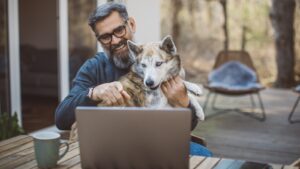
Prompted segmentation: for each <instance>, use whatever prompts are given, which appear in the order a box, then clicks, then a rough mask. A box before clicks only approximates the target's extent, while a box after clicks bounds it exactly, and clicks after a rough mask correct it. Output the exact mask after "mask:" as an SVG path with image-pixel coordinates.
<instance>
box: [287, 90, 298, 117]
mask: <svg viewBox="0 0 300 169" xmlns="http://www.w3.org/2000/svg"><path fill="white" fill-rule="evenodd" d="M294 92H296V93H297V94H298V98H297V100H296V102H295V103H294V106H293V108H292V111H291V113H290V114H289V118H288V120H289V122H290V123H299V122H300V119H293V114H294V112H295V110H296V107H297V105H298V103H299V101H300V85H298V86H297V87H296V88H295V89H294Z"/></svg>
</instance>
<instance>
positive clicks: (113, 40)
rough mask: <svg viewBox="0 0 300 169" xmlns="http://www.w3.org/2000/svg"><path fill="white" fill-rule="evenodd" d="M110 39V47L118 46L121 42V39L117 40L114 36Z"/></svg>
mask: <svg viewBox="0 0 300 169" xmlns="http://www.w3.org/2000/svg"><path fill="white" fill-rule="evenodd" d="M111 38H112V39H111V44H112V45H115V44H118V43H119V42H120V41H121V38H118V37H116V36H115V35H112V37H111Z"/></svg>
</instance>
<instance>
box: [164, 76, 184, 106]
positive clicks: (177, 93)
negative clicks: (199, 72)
mask: <svg viewBox="0 0 300 169" xmlns="http://www.w3.org/2000/svg"><path fill="white" fill-rule="evenodd" d="M161 89H162V91H163V92H164V94H165V96H166V97H167V99H168V102H169V104H171V105H172V106H174V107H188V105H189V97H188V95H187V90H186V87H185V85H184V84H183V80H182V79H181V78H180V77H179V76H176V77H173V78H171V79H169V80H168V81H166V82H164V83H163V84H162V85H161Z"/></svg>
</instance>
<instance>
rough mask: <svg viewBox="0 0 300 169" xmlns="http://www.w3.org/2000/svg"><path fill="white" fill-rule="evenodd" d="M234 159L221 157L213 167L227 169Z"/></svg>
mask: <svg viewBox="0 0 300 169" xmlns="http://www.w3.org/2000/svg"><path fill="white" fill-rule="evenodd" d="M234 161H235V160H232V159H221V160H220V161H219V163H218V164H217V165H216V166H215V168H214V169H227V168H229V167H230V166H231V165H232V164H233V163H234ZM231 169H234V168H231Z"/></svg>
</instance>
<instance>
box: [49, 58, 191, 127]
mask: <svg viewBox="0 0 300 169" xmlns="http://www.w3.org/2000/svg"><path fill="white" fill-rule="evenodd" d="M128 71H129V69H119V68H117V67H116V66H115V65H114V64H113V61H112V60H111V59H108V57H107V56H106V55H105V53H103V52H99V53H97V54H96V55H95V56H94V57H93V58H90V59H88V60H87V61H86V62H85V63H84V64H83V66H81V68H80V69H79V71H78V72H77V75H76V77H75V79H74V80H73V84H72V89H71V91H70V93H69V95H68V96H67V97H66V98H65V99H64V100H63V101H62V102H61V103H60V104H59V105H58V107H57V109H56V112H55V123H56V126H57V127H58V128H59V129H61V130H70V129H71V126H72V124H73V123H74V122H75V109H76V107H77V106H96V104H97V102H94V101H92V100H91V99H90V98H89V97H88V96H87V95H88V91H89V88H90V87H95V86H97V85H100V84H103V83H109V82H113V81H117V80H118V79H119V78H120V77H121V76H123V75H125V74H126V73H128ZM189 107H190V108H191V110H192V129H194V128H195V127H196V125H197V117H196V112H195V109H194V107H192V106H189Z"/></svg>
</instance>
